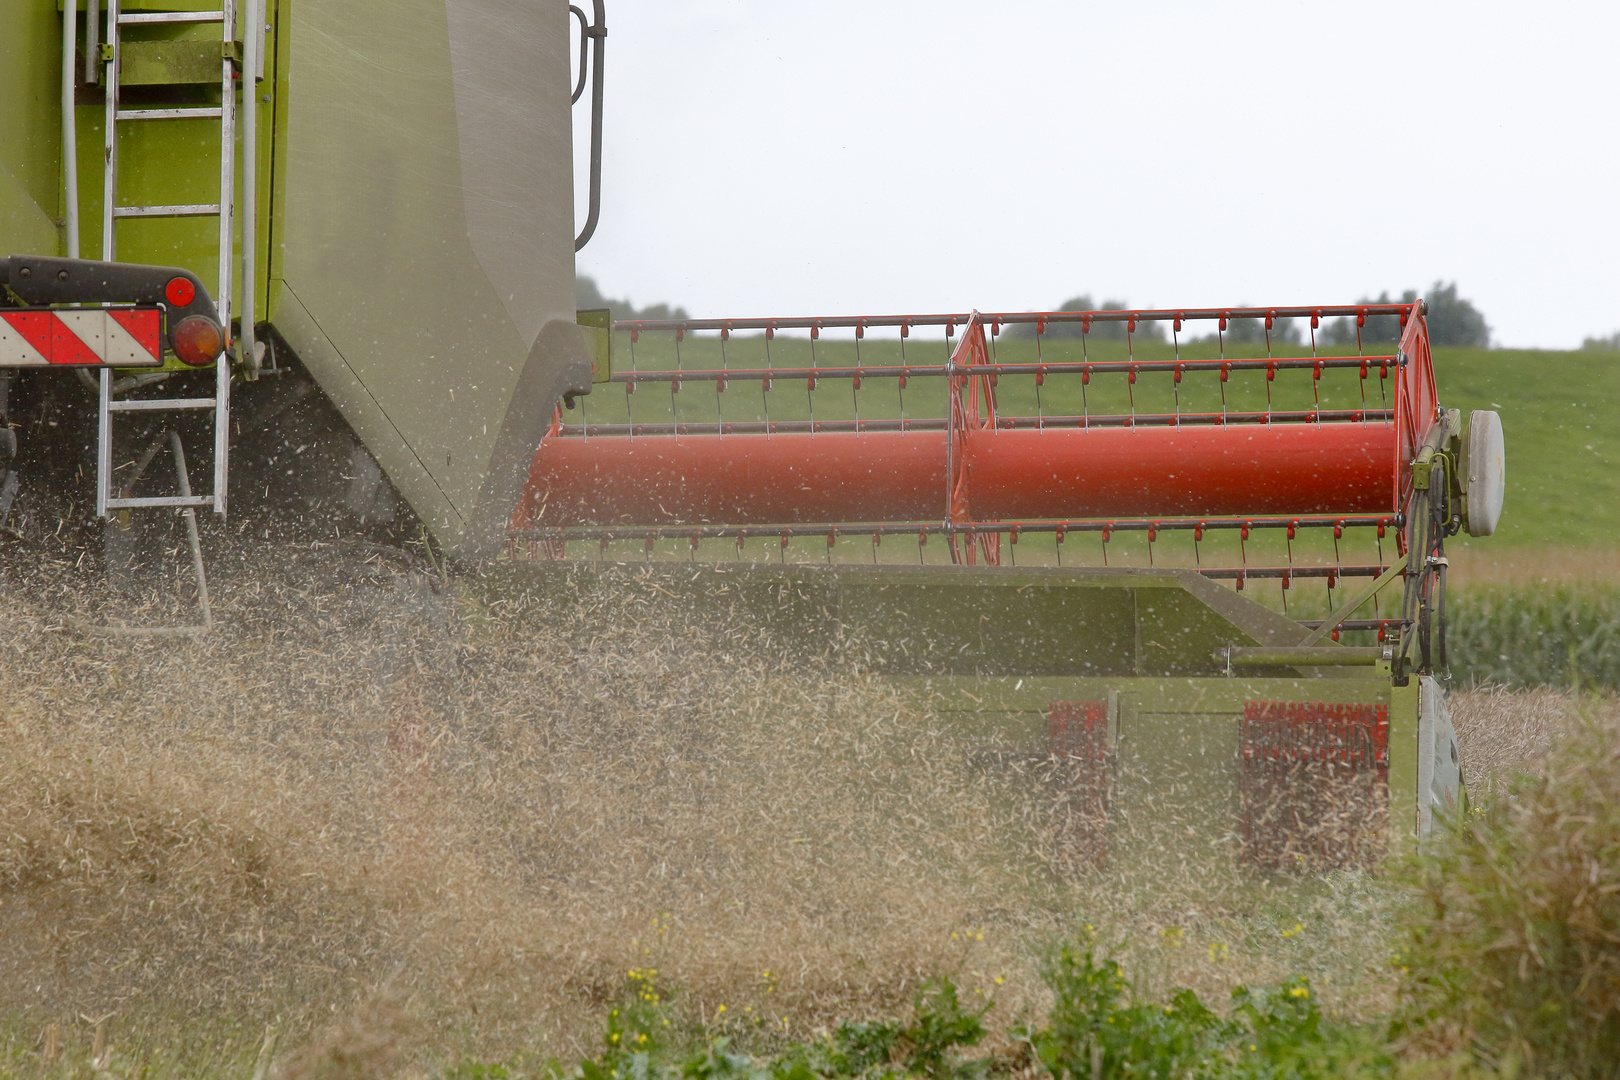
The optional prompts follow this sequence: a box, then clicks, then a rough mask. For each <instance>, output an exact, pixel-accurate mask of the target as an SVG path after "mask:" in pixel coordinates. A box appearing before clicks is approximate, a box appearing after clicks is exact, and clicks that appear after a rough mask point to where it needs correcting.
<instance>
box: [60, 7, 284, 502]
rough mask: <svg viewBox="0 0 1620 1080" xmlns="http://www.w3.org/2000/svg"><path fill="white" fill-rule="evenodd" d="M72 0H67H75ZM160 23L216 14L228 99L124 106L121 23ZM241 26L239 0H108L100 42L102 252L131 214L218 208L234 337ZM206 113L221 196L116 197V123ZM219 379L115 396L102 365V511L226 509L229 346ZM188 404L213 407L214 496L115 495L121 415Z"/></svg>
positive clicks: (254, 64)
mask: <svg viewBox="0 0 1620 1080" xmlns="http://www.w3.org/2000/svg"><path fill="white" fill-rule="evenodd" d="M71 2H72V0H69V3H71ZM97 6H98V5H97V4H96V2H95V0H90V3H89V4H88V5H87V7H88V11H87V15H88V16H89V18H88V29H89V33H88V34H87V42H93V41H94V37H95V33H96V30H97V29H98V27H97V22H98V18H97V14H98V13H97V11H96V8H97ZM246 6H247V8H248V14H249V15H250V16H252V15H253V12H254V11H256V10H258V9H259V7H258V4H257V3H256V2H255V0H247V5H246ZM258 21H262V16H259V17H258V18H257V19H256V20H255V22H252V23H250V24H249V27H250V29H253V30H256V29H257V22H258ZM152 23H218V24H219V26H220V28H221V34H220V43H221V51H220V57H221V59H220V104H219V105H218V106H207V107H197V108H191V107H187V108H154V109H140V108H137V109H126V108H123V107H122V106H121V105H120V101H119V97H120V94H119V89H120V86H119V78H120V74H119V73H120V70H121V64H120V48H121V43H122V40H123V30H124V28H125V27H127V26H138V25H150V24H152ZM236 30H237V3H236V0H223V2H222V3H221V5H220V10H218V11H176V12H150V13H146V12H140V13H131V14H124V13H123V11H122V10H121V3H120V0H107V42H106V44H105V45H103V46H101V48H100V50H99V52H100V55H101V57H102V59H103V60H104V62H105V68H104V71H103V81H102V86H103V88H104V90H105V93H106V99H107V118H106V126H105V133H106V145H105V157H104V161H105V165H104V167H103V176H102V214H101V257H102V259H104V260H106V261H108V262H112V261H115V260H116V259H117V258H118V246H117V233H116V226H117V223H118V222H119V221H122V220H124V219H125V218H138V217H214V218H217V219H218V220H219V278H218V285H217V287H216V290H215V296H214V299H215V303H216V305H217V306H218V309H219V316H220V322H221V324H222V325H223V326H224V327H225V329H226V335H227V337H228V336H229V333H230V326H231V300H232V290H231V284H232V280H231V279H232V273H231V270H232V266H231V262H232V240H233V230H232V218H233V209H234V208H233V198H234V195H235V179H236V172H235V166H236V160H235V158H236V93H237V86H238V80H237V78H236V66H235V63H234V62H233V60H232V54H233V53H234V51H235V50H234V48H233V46H234V43H235V41H236ZM246 38H247V49H246V50H245V53H246V55H245V56H244V61H246V62H244V64H243V68H244V69H245V72H246V74H244V77H243V78H242V79H241V80H240V85H242V86H243V87H244V88H245V93H246V94H247V101H248V104H249V107H248V109H247V113H248V122H247V125H246V127H245V128H244V130H243V135H244V139H243V144H244V147H246V148H247V149H246V151H245V153H244V166H245V170H244V180H246V181H247V182H246V184H245V185H244V192H243V196H244V198H243V202H244V206H245V208H246V209H245V211H244V214H243V218H244V226H245V227H244V230H243V231H244V236H243V240H244V244H243V258H244V260H245V263H246V266H247V267H248V272H247V274H246V275H245V285H246V286H247V287H246V288H245V289H244V293H245V295H244V300H245V305H244V306H245V308H246V310H247V311H248V312H249V314H248V316H247V318H245V319H244V320H243V324H244V330H245V334H244V337H245V338H246V340H245V342H244V343H243V344H244V345H245V347H246V348H247V349H248V350H249V353H248V355H250V356H251V355H252V353H251V350H252V348H253V346H252V336H251V335H252V330H251V323H252V314H251V312H252V297H251V282H252V270H251V267H252V265H253V263H252V259H253V251H254V249H253V244H252V226H251V222H252V220H253V207H254V202H253V190H254V185H253V183H252V180H253V176H252V165H251V161H252V156H253V155H252V140H253V138H254V132H253V126H254V125H253V119H252V117H253V114H254V109H253V108H252V102H253V100H254V97H255V96H256V94H257V93H258V91H257V85H258V84H257V79H256V75H257V74H258V68H259V63H258V59H259V58H258V53H259V50H258V48H256V47H255V46H257V44H258V43H259V42H260V41H262V35H260V34H258V33H253V32H250V33H248V34H247V35H246ZM199 119H217V120H218V121H219V126H220V155H219V201H218V202H215V203H202V204H171V205H153V206H120V205H119V203H118V132H119V128H120V126H121V125H124V124H161V123H192V122H195V121H197V120H199ZM214 367H215V388H214V396H213V397H194V398H149V399H144V400H126V399H118V398H114V397H113V372H112V369H111V368H102V369H101V387H100V390H101V395H100V396H101V403H100V420H99V427H98V430H97V449H96V516H97V517H102V518H105V517H107V516H108V514H109V512H111V511H116V510H122V509H135V508H139V507H184V508H187V509H188V512H189V508H191V507H198V506H211V507H213V509H214V512H215V513H218V514H221V515H223V514H224V513H225V492H226V480H227V476H228V472H229V469H228V466H229V450H230V446H229V433H230V408H231V365H230V359H229V354H228V353H227V354H226V355H223V356H221V357H220V358H219V359H218V360H217V361H216V362H215V365H214ZM182 410H211V411H212V412H213V415H214V483H213V491H212V492H211V493H209V494H206V495H193V494H190V492H189V491H185V492H183V493H182V494H180V495H174V496H163V497H157V498H132V497H128V496H127V495H119V496H115V495H114V494H113V490H112V489H113V466H112V443H113V416H114V415H115V414H117V413H121V412H174V411H182Z"/></svg>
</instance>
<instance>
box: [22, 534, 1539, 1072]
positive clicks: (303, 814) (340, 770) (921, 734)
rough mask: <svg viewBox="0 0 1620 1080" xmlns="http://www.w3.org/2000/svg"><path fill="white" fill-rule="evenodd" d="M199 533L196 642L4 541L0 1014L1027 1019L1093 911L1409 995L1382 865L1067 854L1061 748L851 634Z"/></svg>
mask: <svg viewBox="0 0 1620 1080" xmlns="http://www.w3.org/2000/svg"><path fill="white" fill-rule="evenodd" d="M209 543H210V544H211V545H212V546H211V551H214V552H216V553H218V554H216V555H215V556H214V565H213V567H211V573H212V574H213V583H214V586H215V591H216V593H217V596H216V598H215V611H216V617H217V618H218V619H219V620H220V622H221V624H222V629H221V631H220V633H219V634H218V635H217V636H216V637H214V638H212V639H209V640H206V641H201V642H197V643H185V642H143V641H118V640H105V639H90V638H86V637H84V636H81V635H78V634H75V633H73V632H71V631H70V630H67V629H64V627H65V626H66V623H65V617H66V616H69V615H71V616H73V617H75V618H79V619H84V620H87V621H102V622H105V621H109V620H110V619H112V618H115V617H116V618H125V619H129V620H131V621H139V620H142V619H146V620H157V619H162V618H165V617H168V616H169V615H172V614H175V613H178V612H180V607H179V606H178V605H179V603H180V602H179V601H176V600H175V599H174V598H173V591H172V589H173V583H172V581H170V580H169V579H167V578H162V577H159V578H158V579H156V580H155V581H147V580H145V579H142V578H139V577H135V578H133V579H128V580H127V581H126V584H125V585H124V586H123V588H122V590H121V591H120V590H119V589H114V588H111V587H109V586H108V585H106V584H105V583H103V582H102V581H100V580H98V579H96V578H94V577H93V576H91V575H89V574H87V573H86V572H85V571H84V569H83V568H82V567H76V566H75V563H76V562H77V561H78V553H76V552H73V551H71V550H70V551H67V552H65V553H63V554H61V555H59V556H50V555H48V554H46V553H45V552H43V551H41V550H39V549H37V548H36V549H29V550H28V551H27V552H26V555H27V558H26V560H25V559H23V558H21V557H20V556H21V555H22V554H24V552H23V550H22V548H21V546H20V545H13V546H11V547H9V548H8V549H7V550H6V552H5V560H4V561H0V585H3V587H4V589H5V592H6V595H7V597H8V600H7V603H5V604H4V605H3V606H0V728H3V731H0V824H3V826H4V829H3V833H4V839H3V840H0V939H3V940H5V941H6V943H7V946H6V948H5V949H4V950H3V951H0V1011H4V1012H5V1013H8V1014H10V1015H22V1014H23V1013H24V1011H26V1014H27V1015H29V1016H33V1017H36V1018H37V1017H41V1016H58V1017H71V1016H73V1015H76V1014H77V1013H80V1012H83V1013H86V1014H89V1015H101V1014H103V1013H107V1012H110V1011H112V1010H115V1009H116V1010H118V1013H117V1020H116V1021H115V1022H116V1024H118V1025H120V1029H121V1030H123V1031H128V1032H138V1031H141V1030H149V1031H159V1032H160V1031H161V1030H163V1025H166V1024H167V1025H182V1026H183V1025H186V1024H192V1023H195V1022H197V1021H199V1020H201V1019H204V1018H208V1017H212V1016H228V1017H231V1018H233V1019H235V1020H237V1021H240V1022H242V1023H244V1024H247V1023H251V1024H252V1025H254V1026H253V1028H252V1030H258V1026H257V1025H262V1024H264V1023H266V1022H269V1021H272V1020H273V1021H275V1022H276V1023H277V1025H278V1030H281V1031H283V1032H284V1033H285V1035H284V1037H283V1042H282V1045H283V1046H285V1047H288V1050H287V1051H286V1054H285V1061H284V1062H283V1067H284V1068H288V1069H292V1070H293V1071H294V1072H295V1073H297V1074H299V1075H323V1074H326V1073H327V1072H328V1071H329V1067H330V1068H338V1066H336V1065H333V1064H332V1062H333V1061H334V1060H336V1059H335V1058H334V1057H333V1055H334V1054H335V1055H337V1057H338V1058H341V1057H342V1055H344V1054H357V1055H359V1056H360V1058H363V1059H364V1061H363V1062H361V1064H360V1065H356V1066H355V1068H357V1069H359V1071H360V1072H365V1073H367V1074H368V1075H373V1074H380V1073H383V1072H388V1071H390V1070H392V1069H394V1068H396V1067H398V1061H400V1060H405V1059H412V1060H414V1057H413V1055H415V1056H418V1057H419V1056H423V1055H426V1056H431V1057H439V1058H443V1057H446V1056H455V1055H457V1054H459V1053H461V1052H463V1051H466V1052H474V1053H478V1054H480V1055H483V1056H486V1057H492V1056H500V1055H503V1054H506V1053H510V1052H513V1051H515V1050H519V1049H525V1050H529V1051H533V1052H536V1053H539V1054H542V1055H556V1056H558V1057H563V1058H567V1057H568V1056H570V1055H575V1054H580V1053H586V1052H590V1051H591V1050H592V1048H593V1047H594V1045H595V1042H596V1040H597V1038H598V1037H599V1032H600V1023H601V1019H602V1016H603V1014H604V1013H605V1012H606V1010H607V1009H608V1008H609V1007H610V1004H611V1003H613V1002H616V1001H619V1000H621V999H622V998H623V996H624V995H625V993H626V991H627V986H628V985H629V981H630V980H629V978H628V973H629V972H630V971H632V970H637V971H648V970H653V969H656V970H657V972H658V975H657V976H656V978H657V982H658V984H659V985H660V986H662V987H665V988H667V989H668V990H670V991H673V997H672V998H670V1001H671V1005H670V1007H671V1009H672V1010H673V1012H674V1015H675V1016H676V1017H677V1019H678V1021H679V1022H680V1023H681V1024H683V1025H686V1026H687V1027H688V1029H690V1030H692V1031H695V1032H704V1031H707V1032H711V1033H713V1032H718V1031H721V1030H725V1031H728V1032H730V1033H732V1034H736V1035H738V1036H741V1037H744V1038H745V1039H753V1040H756V1041H762V1042H763V1041H768V1040H769V1039H771V1038H777V1039H780V1038H786V1037H790V1036H802V1035H804V1034H806V1033H808V1032H810V1031H812V1030H814V1029H815V1028H817V1027H819V1026H823V1025H826V1024H829V1023H831V1022H832V1021H834V1020H835V1019H837V1018H846V1017H855V1018H859V1017H864V1016H870V1015H873V1014H880V1013H890V1014H893V1013H897V1012H900V1011H902V1010H903V1009H904V1007H905V1005H906V1003H907V1002H909V1000H910V997H911V994H912V992H913V990H914V989H915V987H916V986H917V984H918V983H919V981H920V980H922V979H924V978H926V977H928V976H930V975H932V974H936V973H944V974H949V975H952V976H953V977H955V978H956V979H957V980H958V981H959V982H960V983H961V985H962V987H963V992H964V994H967V995H974V994H978V993H984V994H987V995H992V996H994V997H995V998H996V1000H997V1002H998V1005H997V1008H996V1010H995V1011H994V1012H993V1013H992V1014H991V1020H992V1021H993V1022H994V1023H995V1024H996V1025H997V1026H998V1028H1005V1026H1006V1025H1008V1024H1010V1023H1011V1022H1012V1021H1013V1020H1014V1019H1015V1018H1016V1017H1017V1016H1018V1015H1019V1014H1020V1013H1021V1012H1023V1013H1037V1014H1038V1013H1039V1012H1040V1010H1041V1009H1042V1008H1043V1007H1044V1003H1045V998H1044V996H1043V995H1044V993H1045V991H1044V989H1042V987H1041V984H1040V982H1039V979H1038V978H1037V976H1036V970H1037V967H1038V962H1039V959H1040V957H1041V955H1042V954H1043V952H1044V950H1046V949H1047V948H1048V947H1049V946H1050V945H1051V944H1052V943H1053V942H1055V941H1057V940H1059V939H1062V938H1065V937H1074V936H1078V935H1082V934H1087V935H1089V934H1095V935H1097V936H1099V937H1101V938H1103V939H1105V940H1106V941H1107V942H1109V943H1113V944H1114V945H1116V946H1117V948H1118V951H1119V953H1120V955H1121V956H1122V957H1123V958H1124V960H1125V961H1126V963H1127V966H1128V967H1129V968H1130V970H1131V971H1132V974H1133V975H1134V976H1135V977H1136V978H1137V980H1138V982H1139V984H1140V985H1142V986H1144V987H1145V988H1146V989H1147V990H1148V991H1149V992H1152V993H1159V992H1164V991H1165V990H1168V989H1169V988H1170V987H1171V986H1173V985H1190V986H1192V987H1194V988H1195V989H1197V990H1198V991H1199V993H1200V994H1202V995H1203V996H1204V997H1205V999H1206V1000H1220V999H1222V998H1223V997H1224V996H1225V993H1226V991H1227V989H1228V988H1229V987H1230V986H1231V985H1233V984H1234V983H1237V982H1274V981H1278V980H1280V979H1282V978H1285V977H1288V976H1290V975H1298V974H1303V975H1307V976H1310V977H1311V978H1312V979H1313V981H1314V982H1315V983H1316V985H1317V986H1318V987H1319V988H1320V989H1321V990H1322V991H1323V993H1324V995H1325V997H1326V999H1327V1000H1328V1001H1329V1002H1330V1003H1331V1004H1332V1005H1333V1006H1334V1007H1337V1008H1340V1009H1342V1010H1346V1011H1348V1012H1350V1013H1352V1014H1362V1015H1372V1014H1376V1013H1378V1012H1380V1011H1381V1010H1383V1009H1384V1008H1386V1007H1387V1005H1388V1004H1389V1001H1390V995H1391V993H1392V990H1393V980H1392V976H1391V974H1390V968H1389V964H1388V955H1387V951H1386V949H1387V944H1386V943H1387V942H1389V941H1390V940H1391V937H1390V935H1391V919H1392V918H1393V915H1392V910H1393V909H1392V906H1391V904H1390V902H1389V897H1388V891H1387V889H1386V888H1385V886H1384V885H1383V884H1382V883H1381V882H1380V880H1379V879H1378V878H1377V877H1376V876H1374V875H1370V874H1367V873H1363V872H1344V873H1335V874H1330V875H1327V877H1325V878H1307V879H1304V880H1284V881H1281V882H1277V883H1272V884H1269V885H1267V884H1255V883H1253V882H1245V881H1244V880H1243V879H1241V878H1238V877H1236V876H1234V875H1230V874H1227V875H1221V874H1212V872H1211V871H1209V870H1208V869H1207V867H1205V866H1204V865H1202V864H1198V863H1196V862H1193V863H1189V862H1188V861H1187V860H1186V859H1185V858H1183V857H1182V856H1180V855H1178V854H1176V853H1175V852H1173V851H1170V850H1166V851H1164V852H1162V853H1158V852H1156V851H1155V850H1150V849H1148V848H1147V847H1145V846H1139V848H1138V850H1141V851H1143V852H1144V854H1143V857H1142V858H1141V859H1140V860H1139V861H1138V862H1137V863H1136V864H1134V865H1132V866H1130V867H1126V868H1123V869H1121V870H1119V871H1118V872H1115V873H1113V874H1112V875H1111V876H1110V875H1108V874H1105V875H1102V876H1087V875H1076V874H1074V873H1072V872H1071V868H1070V867H1068V866H1066V865H1065V863H1064V861H1063V860H1062V859H1061V858H1056V857H1054V852H1055V847H1054V837H1055V836H1056V834H1057V833H1058V831H1059V830H1060V828H1061V827H1062V821H1061V809H1062V805H1063V800H1062V798H1061V797H1060V796H1059V795H1058V794H1057V793H1055V792H1054V789H1053V787H1052V785H1051V784H1050V782H1049V776H1050V770H1049V769H1043V767H1042V766H1041V763H1040V762H1039V761H1023V760H1022V759H1019V758H1017V756H1016V755H1011V756H1008V757H1007V758H1006V759H1005V760H1004V763H1003V765H1002V766H1000V767H996V768H984V767H982V761H983V760H984V758H983V755H982V753H981V751H982V750H983V746H982V745H981V743H980V742H976V741H975V739H974V738H973V737H972V736H971V734H968V735H964V734H963V733H961V732H959V731H953V730H947V729H946V728H945V727H943V726H942V724H941V723H940V721H939V719H938V717H937V716H936V715H935V714H934V712H933V711H932V709H931V707H930V703H929V701H928V699H927V698H926V696H920V695H918V694H916V693H912V692H910V691H906V690H902V689H901V688H898V687H897V686H895V685H894V684H891V683H888V682H885V681H883V680H880V679H877V678H874V677H872V676H869V675H867V674H864V673H863V672H862V671H861V670H860V665H859V663H858V659H859V658H858V657H855V656H850V655H847V654H845V653H841V652H838V651H836V650H835V651H834V652H833V653H832V654H830V655H828V656H826V657H823V658H821V659H819V660H813V661H811V662H809V663H793V664H789V663H787V662H786V661H785V660H784V648H783V644H782V643H779V642H777V641H774V640H773V639H771V638H770V637H769V635H766V634H764V633H763V632H762V631H761V630H760V628H759V627H758V626H755V625H750V624H749V623H748V621H747V620H746V619H741V618H737V617H734V616H733V614H732V613H730V612H726V611H721V610H718V609H714V608H708V609H695V608H693V607H692V606H691V605H689V604H684V603H681V602H677V601H676V600H674V599H673V598H672V597H671V596H670V590H668V589H667V588H665V587H664V585H663V583H661V581H660V580H659V579H658V578H656V577H655V576H652V575H650V573H649V572H647V571H645V570H641V569H628V570H625V571H623V572H622V573H612V574H608V575H606V576H602V577H599V576H596V575H594V574H585V575H581V576H580V577H578V578H577V579H575V580H572V581H568V582H566V583H565V591H562V592H560V593H558V592H555V591H554V592H553V593H552V594H550V595H535V594H527V595H526V594H523V593H519V592H510V593H508V594H506V595H496V596H491V595H489V594H485V595H484V596H483V598H482V599H481V600H479V601H477V602H474V601H472V600H470V599H467V597H468V596H470V595H471V593H468V592H461V593H459V594H458V593H457V591H456V590H454V589H445V588H443V587H442V585H441V584H440V583H439V581H438V580H437V579H436V578H435V577H434V576H432V575H428V574H422V573H419V572H418V570H417V568H416V567H415V566H414V565H413V563H412V562H411V560H410V559H409V558H408V557H407V556H406V555H403V554H401V553H400V552H399V551H397V550H392V549H381V548H371V547H368V546H366V545H364V544H361V543H347V542H345V543H340V544H327V545H319V544H317V545H314V546H308V545H304V546H294V545H292V544H287V543H277V542H272V541H259V542H250V541H249V540H248V539H246V538H245V537H242V536H236V535H232V536H224V535H218V536H215V537H213V538H211V539H210V541H209ZM458 595H459V596H460V597H461V598H460V599H458ZM1486 705H1487V706H1488V705H1489V702H1488V701H1487V702H1486ZM1548 707H1549V708H1552V706H1548ZM1460 715H1461V713H1460ZM1548 715H1549V716H1551V713H1548ZM1518 752H1519V751H1518V750H1517V749H1516V748H1515V747H1514V746H1513V745H1508V744H1504V747H1503V748H1502V750H1501V753H1502V754H1503V755H1505V756H1511V755H1512V754H1514V753H1518ZM1021 762H1022V763H1021ZM976 763H977V764H976ZM1184 809H1185V810H1186V812H1187V813H1189V814H1191V815H1195V816H1196V815H1197V814H1198V808H1196V807H1188V808H1184ZM1177 820H1181V819H1176V818H1174V817H1173V816H1167V817H1166V818H1165V820H1163V821H1159V822H1156V823H1155V825H1154V827H1155V828H1158V829H1162V828H1166V827H1174V825H1175V823H1176V821H1177ZM1186 820H1188V821H1192V820H1196V817H1194V818H1189V819H1186ZM1088 927H1089V928H1090V929H1087V928H1088ZM722 1005H723V1006H726V1007H727V1009H726V1011H725V1012H724V1013H721V1012H720V1011H719V1007H720V1006H722ZM719 1017H725V1018H726V1019H724V1020H719V1019H717V1018H719ZM740 1017H741V1018H746V1019H739V1018H740ZM346 1018H347V1019H346ZM36 1024H37V1020H36ZM143 1025H145V1028H143ZM334 1025H335V1026H334ZM34 1030H35V1031H37V1030H39V1029H38V1027H37V1026H36V1027H35V1028H34ZM175 1030H179V1028H175ZM377 1031H381V1032H382V1033H383V1034H382V1035H379V1036H376V1037H373V1034H368V1033H375V1032H377ZM323 1033H324V1034H323ZM143 1037H145V1036H143ZM153 1037H157V1036H153ZM118 1038H119V1039H120V1040H123V1039H124V1036H122V1035H120V1036H118ZM250 1041H252V1042H254V1043H256V1042H257V1038H256V1037H255V1038H254V1039H252V1040H250ZM356 1047H358V1049H356ZM251 1050H252V1048H251V1047H248V1048H247V1051H246V1052H249V1053H250V1056H251ZM344 1060H347V1059H344ZM323 1063H324V1064H323ZM351 1064H353V1063H352V1062H351ZM347 1067H348V1066H346V1065H345V1066H343V1068H347ZM339 1071H341V1069H340V1070H339Z"/></svg>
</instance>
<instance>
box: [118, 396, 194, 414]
mask: <svg viewBox="0 0 1620 1080" xmlns="http://www.w3.org/2000/svg"><path fill="white" fill-rule="evenodd" d="M217 404H218V402H217V401H216V400H215V399H214V398H211V397H192V398H145V399H141V400H138V401H110V402H108V403H107V411H108V412H167V411H168V410H170V409H212V408H213V407H214V406H215V405H217Z"/></svg>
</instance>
